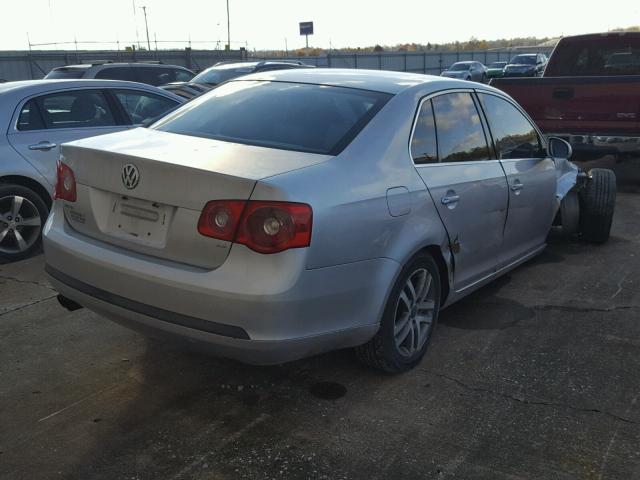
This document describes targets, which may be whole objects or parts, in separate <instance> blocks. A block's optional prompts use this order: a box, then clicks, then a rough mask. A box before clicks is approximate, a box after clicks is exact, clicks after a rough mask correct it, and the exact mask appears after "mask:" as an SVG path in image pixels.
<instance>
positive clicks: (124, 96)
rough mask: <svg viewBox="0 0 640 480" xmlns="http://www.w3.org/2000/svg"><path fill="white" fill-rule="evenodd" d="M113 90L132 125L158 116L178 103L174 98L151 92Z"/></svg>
mask: <svg viewBox="0 0 640 480" xmlns="http://www.w3.org/2000/svg"><path fill="white" fill-rule="evenodd" d="M113 92H114V93H115V95H116V98H117V99H118V101H119V102H120V104H121V105H122V108H123V109H124V111H125V112H127V115H129V119H130V120H131V123H133V124H134V125H139V124H141V123H144V122H148V121H150V120H153V119H154V118H156V117H160V116H161V115H163V114H164V113H166V112H168V111H169V110H171V109H172V108H174V107H175V106H176V105H178V102H176V101H174V100H169V99H168V98H164V97H161V96H159V95H154V94H152V93H146V92H138V91H135V90H114V91H113Z"/></svg>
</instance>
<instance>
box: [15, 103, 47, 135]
mask: <svg viewBox="0 0 640 480" xmlns="http://www.w3.org/2000/svg"><path fill="white" fill-rule="evenodd" d="M42 129H44V122H43V121H42V117H41V116H40V112H39V111H38V106H37V105H36V101H35V100H29V101H28V102H27V103H25V104H24V106H23V107H22V110H20V116H19V117H18V130H42Z"/></svg>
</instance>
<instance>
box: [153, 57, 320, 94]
mask: <svg viewBox="0 0 640 480" xmlns="http://www.w3.org/2000/svg"><path fill="white" fill-rule="evenodd" d="M290 68H312V67H311V66H310V65H305V64H304V63H302V62H300V61H271V60H267V61H263V62H234V61H231V62H219V63H216V64H215V65H214V66H213V67H209V68H207V69H206V70H203V71H202V72H200V73H199V74H198V75H196V76H195V77H193V79H192V80H191V81H189V82H173V83H169V84H168V85H163V86H162V87H161V88H164V89H165V90H169V91H170V92H172V93H175V94H176V95H179V96H181V97H184V98H193V97H197V96H198V95H201V94H203V93H204V92H207V91H209V90H211V89H212V88H213V87H215V86H217V85H219V84H221V83H223V82H226V81H227V80H231V79H232V78H236V77H240V76H242V75H249V74H250V73H255V72H264V71H267V70H287V69H290Z"/></svg>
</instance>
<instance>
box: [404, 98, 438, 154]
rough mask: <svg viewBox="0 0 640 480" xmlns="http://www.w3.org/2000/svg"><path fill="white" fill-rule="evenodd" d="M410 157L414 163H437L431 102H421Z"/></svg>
mask: <svg viewBox="0 0 640 480" xmlns="http://www.w3.org/2000/svg"><path fill="white" fill-rule="evenodd" d="M411 156H412V157H413V161H414V162H415V163H432V162H437V161H438V145H437V142H436V124H435V121H434V117H433V106H432V104H431V100H427V101H425V102H423V104H422V107H421V108H420V113H419V114H418V119H417V120H416V127H415V129H414V130H413V137H412V138H411Z"/></svg>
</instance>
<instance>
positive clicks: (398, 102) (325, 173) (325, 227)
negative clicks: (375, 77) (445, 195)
mask: <svg viewBox="0 0 640 480" xmlns="http://www.w3.org/2000/svg"><path fill="white" fill-rule="evenodd" d="M421 96H422V95H420V94H419V93H411V92H409V93H407V94H404V93H403V94H399V95H397V96H396V97H394V98H393V99H392V100H390V101H389V103H388V104H387V105H386V106H385V107H384V108H383V109H382V110H381V111H380V112H379V113H378V114H377V115H376V117H375V118H374V119H373V120H372V121H371V122H370V123H369V125H367V127H365V129H364V130H363V131H362V132H361V133H360V134H359V135H358V137H357V138H356V139H355V140H354V141H353V142H352V143H351V144H350V145H349V146H348V147H347V148H346V149H345V150H344V151H343V152H342V153H341V154H340V155H338V156H337V157H334V158H333V159H331V160H328V161H326V162H323V163H320V164H317V165H314V166H311V167H307V168H304V169H300V170H297V171H293V172H289V173H286V174H283V175H278V176H275V177H271V178H267V179H264V180H261V181H259V182H258V183H257V184H256V188H255V190H254V192H253V194H252V199H259V200H282V199H284V200H289V201H295V202H304V203H308V204H310V205H311V206H312V208H313V233H312V240H311V248H310V249H309V253H308V259H307V268H310V269H313V268H321V267H327V266H332V265H338V264H344V263H350V262H358V261H363V260H369V259H376V258H390V259H393V260H394V261H396V262H398V264H399V265H402V264H404V263H405V262H406V261H407V260H408V258H410V257H411V256H412V255H413V254H414V253H415V252H417V251H418V250H420V249H421V248H423V247H424V246H426V245H438V246H441V248H445V249H447V251H448V240H447V237H446V232H445V230H444V227H443V226H442V223H441V221H440V219H439V217H438V214H437V212H436V210H435V207H434V205H433V201H432V199H431V197H430V195H429V192H428V190H427V189H426V187H425V185H424V183H423V181H422V179H421V178H420V176H419V175H418V173H417V171H416V169H415V167H414V165H413V162H412V160H411V159H410V157H409V151H408V142H409V136H410V132H411V126H412V122H413V118H414V115H415V111H416V107H417V104H418V100H419V98H420V97H421ZM394 187H405V188H406V190H407V193H406V194H405V196H406V198H404V199H395V200H399V201H400V202H403V203H404V204H406V205H408V206H409V208H410V211H409V212H408V213H407V214H406V215H401V216H392V215H391V214H390V212H389V207H388V204H387V191H388V190H389V189H391V188H394Z"/></svg>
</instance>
